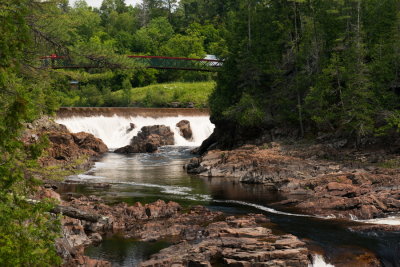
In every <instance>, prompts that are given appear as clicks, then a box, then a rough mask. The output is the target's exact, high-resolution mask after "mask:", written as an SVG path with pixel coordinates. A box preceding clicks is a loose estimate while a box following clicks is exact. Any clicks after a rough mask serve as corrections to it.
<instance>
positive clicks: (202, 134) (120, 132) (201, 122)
mask: <svg viewBox="0 0 400 267" xmlns="http://www.w3.org/2000/svg"><path fill="white" fill-rule="evenodd" d="M181 120H188V121H189V122H190V127H191V128H192V132H193V140H192V141H188V140H186V139H185V138H183V137H182V136H181V135H180V134H179V129H178V128H177V127H176V124H177V123H178V122H180V121H181ZM56 122H57V123H60V124H64V125H65V126H67V128H68V130H69V131H71V132H73V133H77V132H87V133H91V134H93V135H94V136H96V137H98V138H100V139H101V140H103V142H104V143H105V144H106V145H107V146H108V147H109V148H110V149H116V148H120V147H123V146H126V145H129V143H130V140H131V139H132V137H134V136H136V135H137V134H138V132H139V131H140V129H141V128H142V127H143V126H152V125H165V126H169V127H170V128H171V130H172V131H173V132H174V137H175V146H199V145H201V143H202V142H203V141H204V140H205V139H207V137H209V136H210V135H211V133H212V131H213V130H214V125H213V124H212V123H211V122H210V119H209V117H208V116H176V117H159V118H151V117H141V116H133V117H122V116H117V115H114V116H113V117H105V116H93V117H69V118H58V119H56ZM130 123H133V124H135V126H136V128H135V129H134V130H132V131H128V129H129V128H130Z"/></svg>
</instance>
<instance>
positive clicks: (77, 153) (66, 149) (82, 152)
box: [22, 117, 108, 166]
mask: <svg viewBox="0 0 400 267" xmlns="http://www.w3.org/2000/svg"><path fill="white" fill-rule="evenodd" d="M42 136H47V138H48V140H49V141H50V143H49V146H48V147H47V148H46V153H44V156H42V157H41V158H40V159H39V162H40V163H41V165H42V166H56V165H57V166H65V165H68V164H71V163H74V162H75V161H76V160H78V159H81V160H82V161H83V162H82V165H88V164H90V162H91V159H94V158H96V157H98V156H99V155H101V154H103V153H105V152H107V151H108V148H107V146H106V145H105V144H104V143H103V141H102V140H100V139H99V138H96V137H95V136H94V135H92V134H89V133H84V132H80V133H70V132H69V131H68V129H67V127H65V126H64V125H62V124H58V123H56V122H54V121H53V120H52V119H51V118H50V117H43V118H41V119H39V120H36V121H34V122H33V123H31V124H27V129H26V131H25V132H24V134H23V137H22V140H23V142H24V143H25V144H27V145H29V144H35V143H37V142H39V141H40V139H41V137H42Z"/></svg>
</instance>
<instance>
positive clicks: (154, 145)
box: [115, 125, 175, 154]
mask: <svg viewBox="0 0 400 267" xmlns="http://www.w3.org/2000/svg"><path fill="white" fill-rule="evenodd" d="M174 144H175V139H174V133H173V132H172V131H171V129H170V128H169V127H168V126H165V125H153V126H144V127H142V129H141V131H140V132H139V133H138V135H137V136H135V137H133V138H132V140H131V143H130V145H128V146H125V147H121V148H119V149H117V150H115V153H121V154H129V153H153V152H155V151H157V150H158V148H159V147H160V146H167V145H174Z"/></svg>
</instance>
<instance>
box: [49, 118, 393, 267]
mask: <svg viewBox="0 0 400 267" xmlns="http://www.w3.org/2000/svg"><path fill="white" fill-rule="evenodd" d="M181 119H187V120H189V121H190V122H191V125H192V128H193V130H194V135H195V137H194V139H193V141H192V142H188V141H186V140H184V139H183V138H182V139H183V140H182V139H181V137H180V136H179V137H175V138H176V140H175V141H176V145H175V146H170V147H163V148H161V149H160V152H159V153H156V154H135V155H120V154H115V153H112V152H111V151H110V153H107V154H106V155H104V156H103V157H102V158H101V159H100V160H99V161H98V162H96V164H95V166H94V167H93V168H92V169H91V170H89V171H88V172H86V173H85V174H81V175H76V176H71V177H68V180H69V181H70V184H68V185H66V186H65V187H64V188H63V189H62V191H63V193H68V194H76V195H81V194H84V195H96V196H101V197H102V198H103V199H105V200H106V201H108V202H109V203H118V202H121V201H124V202H127V203H131V204H132V203H135V202H137V201H139V202H142V203H149V202H153V201H156V200H158V199H163V200H165V201H169V200H173V201H176V202H178V203H180V204H181V205H183V206H191V205H204V206H206V207H208V208H209V209H212V210H218V211H223V212H225V213H228V214H244V213H264V214H265V215H267V217H268V218H270V220H271V222H272V224H271V227H272V228H273V229H274V230H275V231H277V232H286V233H291V234H294V235H296V236H298V237H299V238H300V239H302V240H303V241H305V242H306V243H307V245H308V247H309V248H310V249H311V250H312V251H314V252H315V253H317V254H323V255H324V256H323V257H322V256H317V257H316V258H315V259H314V260H315V263H314V265H313V266H333V265H334V266H360V265H359V264H360V263H361V261H360V260H359V259H360V258H362V257H363V255H365V254H368V253H373V254H376V255H378V257H379V258H380V259H381V261H382V263H383V264H384V266H400V262H399V257H400V256H399V255H400V254H399V252H400V249H399V248H400V246H399V244H400V233H393V232H392V233H385V232H368V233H359V232H353V231H350V230H349V229H348V226H351V225H356V224H359V223H360V222H352V221H344V220H337V219H330V218H318V217H315V216H305V215H302V214H298V213H297V212H296V211H294V210H286V209H284V208H283V207H276V206H273V208H271V204H272V203H273V202H276V201H277V200H280V199H284V196H282V195H280V194H278V193H277V192H274V191H270V189H269V188H268V187H263V186H261V185H247V184H242V183H240V182H238V180H237V179H235V178H218V177H216V178H208V177H197V176H192V175H188V174H187V173H186V172H185V170H184V169H183V165H184V164H185V163H186V162H187V161H188V160H189V159H190V158H191V157H193V155H191V154H190V149H191V148H193V146H196V145H198V144H199V143H201V141H202V140H203V139H204V138H206V137H207V136H208V135H209V134H210V133H211V132H212V130H213V125H212V124H211V123H210V122H209V120H208V117H204V116H194V117H190V116H189V117H174V118H173V117H165V118H159V119H157V118H145V117H130V118H122V117H101V116H99V117H71V118H63V119H59V120H57V122H59V123H62V124H65V125H66V126H67V127H68V128H69V129H70V130H71V131H73V132H78V131H87V132H91V133H93V134H94V135H96V136H98V137H100V138H102V139H103V140H104V141H105V143H106V144H107V145H108V146H109V147H110V148H111V150H112V149H114V148H117V147H119V146H123V145H126V144H127V143H129V140H130V138H132V136H134V135H135V134H136V133H137V131H138V130H139V129H140V127H141V126H145V125H154V124H164V125H167V126H170V127H171V129H173V130H174V131H176V129H175V127H174V126H175V124H176V123H177V122H178V121H179V120H181ZM130 122H133V123H135V125H136V126H137V128H136V129H135V130H134V132H133V131H132V132H129V131H127V129H128V128H129V123H130ZM175 136H177V133H175ZM103 182H104V183H110V184H111V187H109V188H106V189H104V188H102V189H99V188H95V187H93V186H91V185H90V184H91V183H103ZM168 244H169V241H168V240H162V241H159V242H154V243H151V242H147V243H146V242H138V241H135V240H123V239H120V238H118V237H110V238H108V239H105V240H104V241H103V242H102V243H101V244H100V245H99V246H97V247H89V248H88V249H87V250H86V254H87V255H89V256H91V257H93V258H98V259H105V260H108V261H111V262H112V263H113V264H114V265H115V266H136V265H137V264H138V263H139V262H140V261H142V260H145V259H147V258H148V257H149V256H150V255H151V254H153V253H155V252H157V251H159V250H160V249H162V248H164V247H166V246H168ZM331 264H332V265H331Z"/></svg>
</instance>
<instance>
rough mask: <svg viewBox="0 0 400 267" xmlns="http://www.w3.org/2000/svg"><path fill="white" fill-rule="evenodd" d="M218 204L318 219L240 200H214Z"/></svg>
mask: <svg viewBox="0 0 400 267" xmlns="http://www.w3.org/2000/svg"><path fill="white" fill-rule="evenodd" d="M213 201H214V202H216V203H228V204H229V203H231V204H239V205H243V206H248V207H253V208H256V209H259V210H262V211H266V212H269V213H274V214H280V215H286V216H296V217H315V218H318V217H317V216H312V215H306V214H296V213H288V212H284V211H279V210H275V209H272V208H268V207H265V206H262V205H258V204H253V203H249V202H244V201H239V200H213Z"/></svg>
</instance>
